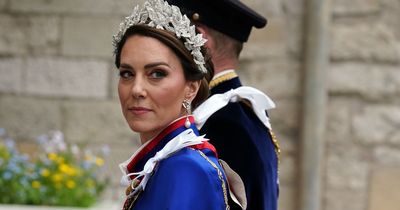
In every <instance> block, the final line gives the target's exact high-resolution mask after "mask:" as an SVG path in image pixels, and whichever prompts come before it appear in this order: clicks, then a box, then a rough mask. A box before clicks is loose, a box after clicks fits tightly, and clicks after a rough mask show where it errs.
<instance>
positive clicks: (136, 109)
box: [128, 107, 151, 115]
mask: <svg viewBox="0 0 400 210" xmlns="http://www.w3.org/2000/svg"><path fill="white" fill-rule="evenodd" d="M128 111H129V112H131V113H132V114H134V115H143V114H146V113H149V112H151V109H148V108H145V107H130V108H128Z"/></svg>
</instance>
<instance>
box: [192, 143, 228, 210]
mask: <svg viewBox="0 0 400 210" xmlns="http://www.w3.org/2000/svg"><path fill="white" fill-rule="evenodd" d="M197 151H198V152H199V153H200V155H201V156H202V157H203V158H204V159H206V160H207V162H209V163H210V164H211V166H212V167H213V168H215V170H217V172H218V178H219V179H220V180H221V183H222V191H223V193H224V201H225V206H226V208H225V209H226V210H229V209H230V207H229V203H228V191H227V189H226V183H225V180H224V176H223V175H222V172H221V170H219V168H218V166H217V165H215V163H214V162H212V161H211V160H210V159H209V158H208V157H207V156H206V155H205V154H204V153H203V152H202V151H200V150H197Z"/></svg>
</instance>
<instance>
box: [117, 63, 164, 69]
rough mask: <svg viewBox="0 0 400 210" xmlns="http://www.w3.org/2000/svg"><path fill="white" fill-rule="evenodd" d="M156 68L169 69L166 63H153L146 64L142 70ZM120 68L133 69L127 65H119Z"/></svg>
mask: <svg viewBox="0 0 400 210" xmlns="http://www.w3.org/2000/svg"><path fill="white" fill-rule="evenodd" d="M156 66H168V67H170V66H169V65H168V64H167V63H165V62H162V61H161V62H154V63H149V64H146V65H145V66H144V68H145V69H149V68H152V67H156ZM121 67H122V68H127V69H133V67H132V66H131V65H129V64H127V63H121V65H120V68H121Z"/></svg>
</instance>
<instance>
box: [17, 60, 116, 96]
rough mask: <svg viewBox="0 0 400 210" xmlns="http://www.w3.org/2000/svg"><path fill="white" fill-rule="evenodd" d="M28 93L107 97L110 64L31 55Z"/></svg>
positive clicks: (27, 76) (27, 81)
mask: <svg viewBox="0 0 400 210" xmlns="http://www.w3.org/2000/svg"><path fill="white" fill-rule="evenodd" d="M25 70H26V79H25V88H24V92H25V93H27V94H31V95H41V96H53V97H77V98H100V99H105V98H106V97H107V93H108V91H107V87H108V74H109V72H108V71H109V69H108V65H107V63H106V62H104V61H97V60H86V59H85V60H73V59H65V58H63V59H61V58H50V57H46V58H30V59H27V61H26V66H25Z"/></svg>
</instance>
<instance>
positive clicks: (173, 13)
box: [113, 0, 207, 73]
mask: <svg viewBox="0 0 400 210" xmlns="http://www.w3.org/2000/svg"><path fill="white" fill-rule="evenodd" d="M142 24H143V25H148V26H150V27H154V28H157V29H163V30H168V31H170V32H173V33H175V35H176V36H177V37H178V38H183V39H184V40H185V42H184V45H185V47H186V49H187V50H189V51H190V53H191V54H192V56H193V59H194V62H195V63H196V64H197V66H198V68H199V70H200V71H201V72H202V73H207V69H206V67H205V62H204V56H203V54H202V53H201V50H200V49H201V47H202V46H203V45H204V43H206V41H207V40H206V39H204V38H203V36H202V35H201V34H197V33H196V29H195V26H194V25H191V24H190V20H189V18H188V17H187V16H186V15H182V13H181V11H180V10H179V8H178V7H176V6H174V5H169V4H168V3H167V2H166V1H163V0H148V1H146V2H145V3H144V4H143V6H142V7H139V5H137V6H136V7H135V8H134V9H133V11H132V14H131V15H130V16H127V17H125V19H124V21H123V22H122V23H121V24H120V25H119V31H118V33H117V34H115V35H114V36H113V46H114V50H115V51H117V47H118V44H119V42H120V41H121V40H122V37H123V36H124V34H125V32H126V30H128V28H130V27H131V26H133V25H142Z"/></svg>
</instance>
